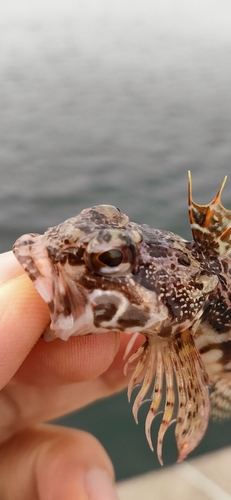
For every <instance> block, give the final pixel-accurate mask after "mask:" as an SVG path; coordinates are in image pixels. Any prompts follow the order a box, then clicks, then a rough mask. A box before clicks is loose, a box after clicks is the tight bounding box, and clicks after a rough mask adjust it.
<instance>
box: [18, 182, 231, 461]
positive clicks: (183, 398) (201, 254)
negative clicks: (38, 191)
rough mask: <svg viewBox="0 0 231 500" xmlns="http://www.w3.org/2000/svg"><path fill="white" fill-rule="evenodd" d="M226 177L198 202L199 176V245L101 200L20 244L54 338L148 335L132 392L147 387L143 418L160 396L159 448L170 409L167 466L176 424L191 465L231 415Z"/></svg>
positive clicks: (194, 213) (133, 364)
mask: <svg viewBox="0 0 231 500" xmlns="http://www.w3.org/2000/svg"><path fill="white" fill-rule="evenodd" d="M224 182H225V181H224ZM224 182H223V184H222V186H221V188H220V190H219V192H218V194H217V196H216V197H215V198H214V200H213V201H212V202H211V203H210V204H208V205H197V204H195V203H194V201H193V200H192V193H191V177H190V174H189V190H188V198H189V204H188V209H189V218H190V224H191V228H192V233H193V240H192V241H186V240H184V239H183V238H181V237H180V236H178V235H176V234H174V233H171V232H168V231H161V230H158V229H152V228H151V227H149V226H147V225H145V224H144V225H140V224H136V223H134V222H130V221H129V218H128V217H127V216H126V215H125V214H123V213H122V212H121V211H120V210H119V209H117V208H116V207H113V206H110V205H100V206H96V207H92V208H89V209H85V210H83V211H82V212H81V213H80V214H79V215H78V216H76V217H72V218H71V219H68V220H67V221H65V222H63V223H61V224H59V225H58V226H56V227H54V228H49V229H48V230H47V231H46V232H45V233H44V234H43V235H38V234H27V235H24V236H21V237H20V238H19V239H18V240H17V241H16V243H15V244H14V247H13V251H14V254H15V256H16V258H17V259H18V261H19V262H20V264H21V265H22V267H23V268H24V269H25V271H26V272H27V273H28V275H29V277H30V278H31V280H32V281H33V283H34V285H35V287H36V288H37V290H38V292H39V293H40V294H41V296H42V297H43V299H44V300H45V301H46V302H47V304H48V306H49V309H50V316H51V323H50V326H49V328H48V329H47V330H46V332H44V338H45V340H53V339H55V338H57V337H59V338H61V339H63V340H67V339H68V338H69V337H70V336H72V335H87V334H91V333H95V334H97V333H103V332H107V331H109V330H113V331H116V330H118V331H123V332H126V333H130V334H131V333H133V334H134V335H136V334H137V332H138V333H142V334H143V335H144V337H145V339H146V340H145V342H144V344H143V345H142V346H141V347H140V348H139V349H138V351H137V352H136V353H135V354H132V355H131V356H130V358H129V359H128V361H127V363H126V366H125V370H128V369H130V368H133V375H132V377H131V380H130V383H129V387H128V395H129V398H130V397H131V393H132V391H133V388H134V387H135V386H136V385H137V384H139V385H140V389H139V392H138V394H137V395H136V398H135V401H134V404H133V413H134V417H135V419H136V420H137V418H138V410H139V408H140V406H141V404H142V402H143V401H144V400H145V399H146V398H147V395H148V394H149V393H150V392H151V396H150V398H151V403H150V408H149V411H148V414H147V417H146V425H145V428H146V436H147V439H148V442H149V444H150V447H151V448H152V449H153V445H152V439H151V424H152V421H153V419H154V418H155V416H156V415H157V413H159V412H160V409H161V405H162V406H163V418H162V422H161V424H160V428H159V432H158V437H157V454H158V458H159V460H160V462H161V463H162V443H163V438H164V435H165V432H166V430H167V429H168V427H169V425H171V423H172V422H174V421H176V427H175V436H176V443H177V447H178V451H179V455H178V461H182V460H183V459H184V458H185V457H186V456H187V455H188V453H190V452H191V451H192V450H193V449H194V448H195V447H196V446H197V444H198V443H199V442H200V440H201V439H202V437H203V435H204V433H205V431H206V428H207V425H208V420H209V415H210V413H211V412H212V413H213V414H214V415H215V416H216V417H218V418H223V417H228V416H229V415H230V414H231V257H230V246H231V212H230V211H228V210H226V209H225V208H224V207H223V206H222V204H221V201H220V195H221V192H222V189H223V187H224ZM131 345H132V340H131ZM175 387H176V389H175ZM163 388H165V389H163ZM210 388H212V389H213V391H212V393H211V395H210Z"/></svg>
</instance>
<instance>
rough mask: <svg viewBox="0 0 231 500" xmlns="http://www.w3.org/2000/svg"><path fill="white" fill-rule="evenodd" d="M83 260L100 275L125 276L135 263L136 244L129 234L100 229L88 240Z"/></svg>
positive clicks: (133, 267) (132, 269)
mask: <svg viewBox="0 0 231 500" xmlns="http://www.w3.org/2000/svg"><path fill="white" fill-rule="evenodd" d="M84 260H85V264H86V265H87V267H88V268H89V269H90V270H92V271H93V272H94V273H95V274H99V275H101V276H107V277H110V276H125V275H126V274H128V273H131V272H133V271H134V269H135V267H136V265H137V246H136V244H135V242H133V240H132V238H131V237H130V235H124V236H123V235H122V236H121V232H120V231H117V230H114V231H111V232H109V231H107V230H105V231H101V232H100V233H98V234H97V235H96V236H93V237H92V238H91V240H90V241H89V243H88V245H87V247H86V249H85V253H84Z"/></svg>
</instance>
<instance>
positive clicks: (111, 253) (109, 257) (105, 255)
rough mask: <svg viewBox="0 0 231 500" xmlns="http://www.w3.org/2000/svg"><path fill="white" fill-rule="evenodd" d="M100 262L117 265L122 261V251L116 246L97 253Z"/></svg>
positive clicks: (106, 264) (105, 264)
mask: <svg viewBox="0 0 231 500" xmlns="http://www.w3.org/2000/svg"><path fill="white" fill-rule="evenodd" d="M96 259H97V260H98V262H99V263H100V264H103V265H104V266H108V267H117V266H119V265H120V264H121V262H122V261H123V253H122V252H121V250H119V249H118V248H111V249H110V250H106V252H102V253H100V254H98V255H97V257H96Z"/></svg>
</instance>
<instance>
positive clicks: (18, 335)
mask: <svg viewBox="0 0 231 500" xmlns="http://www.w3.org/2000/svg"><path fill="white" fill-rule="evenodd" d="M6 280H8V281H6ZM0 282H1V285H0V388H2V387H3V386H4V385H5V384H6V383H7V382H8V381H9V380H10V379H11V378H12V376H13V375H14V373H15V372H16V371H17V369H18V368H19V366H20V365H21V363H22V362H23V360H24V359H25V357H26V356H27V354H28V353H29V352H30V350H31V349H32V347H33V346H34V344H35V343H36V342H37V340H38V339H39V337H40V336H41V335H42V333H43V331H44V329H45V328H46V326H47V325H48V324H49V320H50V318H49V310H48V307H47V305H46V303H45V302H44V301H43V299H42V298H41V297H40V295H39V294H38V293H37V291H36V290H35V288H34V286H33V284H32V282H31V281H30V279H29V278H28V277H27V276H26V275H25V273H24V271H23V269H22V268H21V266H20V265H19V264H18V262H17V260H16V259H15V257H14V255H13V253H12V252H7V253H6V254H2V255H0Z"/></svg>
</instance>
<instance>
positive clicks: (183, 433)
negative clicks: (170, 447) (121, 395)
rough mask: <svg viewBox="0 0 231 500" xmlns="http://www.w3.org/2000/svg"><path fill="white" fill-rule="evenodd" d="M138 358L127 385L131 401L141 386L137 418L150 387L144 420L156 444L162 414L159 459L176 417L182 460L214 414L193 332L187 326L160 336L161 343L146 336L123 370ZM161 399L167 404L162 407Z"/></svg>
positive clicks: (176, 434) (192, 448) (148, 434)
mask: <svg viewBox="0 0 231 500" xmlns="http://www.w3.org/2000/svg"><path fill="white" fill-rule="evenodd" d="M134 363H136V366H135V369H134V372H133V375H132V377H131V379H130V382H129V385H128V399H129V401H130V399H131V394H132V391H133V389H134V388H135V387H137V386H139V387H140V389H139V392H138V394H137V395H136V397H135V400H134V403H133V415H134V418H135V421H136V422H138V411H139V408H140V407H141V405H142V404H143V402H145V401H147V398H148V393H149V391H150V390H151V398H150V399H151V405H150V408H149V411H148V414H147V417H146V422H145V433H146V437H147V441H148V443H149V446H150V448H151V449H152V450H153V449H154V448H153V444H152V438H151V425H152V422H153V420H154V418H155V417H156V416H157V415H158V414H160V413H163V417H162V421H161V424H160V428H159V432H158V437H157V456H158V459H159V462H160V464H161V465H163V460H162V447H163V439H164V435H165V433H166V431H167V429H168V428H169V426H170V425H171V424H172V423H174V422H176V427H175V439H176V444H177V448H178V462H181V461H182V460H184V459H185V458H186V457H187V455H188V454H189V453H190V452H191V451H192V450H194V448H196V446H197V445H198V443H199V442H200V441H201V439H202V437H203V436H204V434H205V431H206V429H207V426H208V421H209V413H210V401H209V384H208V376H207V374H206V372H205V369H204V365H203V362H202V359H201V356H200V354H199V352H198V350H197V348H196V346H195V344H194V340H193V338H192V335H191V333H190V331H189V330H185V331H183V332H180V333H177V334H176V335H175V336H173V337H171V338H170V339H164V340H163V339H160V340H158V342H157V341H156V340H155V341H154V339H153V338H152V337H148V338H147V340H146V341H145V343H144V344H143V345H142V346H141V347H140V348H139V349H138V350H137V352H136V353H135V354H132V356H131V357H130V358H129V359H128V361H127V363H126V365H125V373H127V371H128V370H129V368H131V367H132V366H134ZM164 382H165V385H164ZM164 386H165V387H166V388H165V393H164V392H163V387H164ZM175 386H176V387H177V397H176V395H175V390H174V387H175ZM161 404H164V409H163V410H161Z"/></svg>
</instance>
